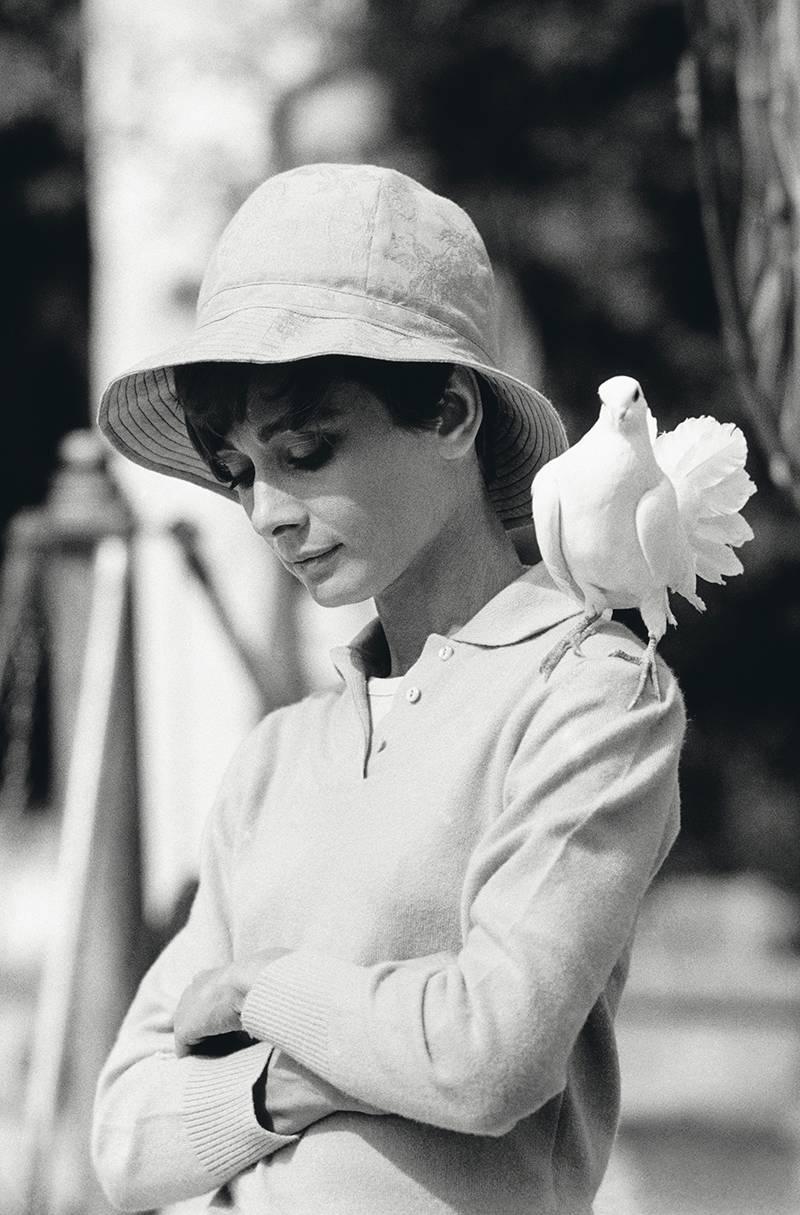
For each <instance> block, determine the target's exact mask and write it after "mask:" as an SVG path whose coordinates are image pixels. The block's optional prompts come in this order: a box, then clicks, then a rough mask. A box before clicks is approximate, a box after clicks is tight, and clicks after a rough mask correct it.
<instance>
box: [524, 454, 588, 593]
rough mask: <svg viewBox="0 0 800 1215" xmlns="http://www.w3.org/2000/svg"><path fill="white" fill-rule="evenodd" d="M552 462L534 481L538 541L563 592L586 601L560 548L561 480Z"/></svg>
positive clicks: (551, 573) (547, 564)
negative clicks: (559, 483)
mask: <svg viewBox="0 0 800 1215" xmlns="http://www.w3.org/2000/svg"><path fill="white" fill-rule="evenodd" d="M553 463H555V461H552V462H551V463H550V464H545V466H544V468H541V469H540V470H539V472H538V473H537V474H536V476H535V477H534V479H533V490H532V503H533V522H534V523H535V525H536V539H537V541H538V543H539V551H540V552H541V554H542V560H543V561H544V563H545V565H546V566H547V572H548V573H549V574H550V577H551V578H552V579H553V582H555V584H556V586H557V587H558V589H559V590H560V591H563V592H564V594H565V595H569V596H570V597H571V598H573V599H577V600H578V603H583V602H584V596H583V592H582V591H581V590H580V588H579V587H578V585H577V583H576V582H575V581H574V580H573V577H572V575H571V573H570V572H569V566H568V565H567V563H566V560H565V559H564V553H563V551H562V548H561V499H560V496H559V489H558V478H557V476H556V472H555V470H554V468H553Z"/></svg>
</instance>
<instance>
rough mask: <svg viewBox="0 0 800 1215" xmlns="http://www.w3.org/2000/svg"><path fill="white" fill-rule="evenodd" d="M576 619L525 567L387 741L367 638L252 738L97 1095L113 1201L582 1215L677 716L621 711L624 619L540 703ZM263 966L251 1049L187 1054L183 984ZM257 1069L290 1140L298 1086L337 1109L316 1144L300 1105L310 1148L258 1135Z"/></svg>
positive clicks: (454, 643)
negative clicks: (182, 1047) (180, 1007)
mask: <svg viewBox="0 0 800 1215" xmlns="http://www.w3.org/2000/svg"><path fill="white" fill-rule="evenodd" d="M575 611H576V609H575V605H574V604H573V603H572V602H571V601H570V600H567V599H566V598H564V597H563V596H562V595H561V594H560V593H559V592H558V591H556V590H555V589H554V588H553V586H552V584H551V583H550V582H549V580H548V578H547V575H546V574H545V573H544V572H543V569H542V567H535V568H534V569H532V570H530V571H526V573H525V574H524V575H523V576H522V577H521V578H520V579H518V580H517V581H516V582H514V583H512V584H511V585H510V586H508V587H506V588H505V590H503V591H502V592H501V593H500V594H499V595H497V596H496V597H495V598H494V599H493V600H491V601H490V602H489V603H488V604H487V605H486V606H485V607H484V608H483V609H482V610H481V611H480V612H479V613H478V614H477V615H476V616H475V617H473V619H472V620H471V621H470V622H469V623H468V624H467V625H466V626H464V627H463V628H462V629H461V630H460V631H459V632H458V633H456V634H455V635H454V636H453V637H442V636H438V635H432V636H430V637H429V638H428V640H427V642H426V645H425V647H424V649H423V652H422V655H421V657H420V659H419V661H418V662H417V663H416V664H415V666H414V669H413V672H412V673H411V675H410V676H408V677H406V678H404V680H403V682H402V684H401V687H400V691H399V693H398V696H397V699H396V701H395V702H394V704H393V706H392V708H391V710H390V712H389V713H388V714H387V715H386V717H385V718H384V719H383V720H382V721H381V722H380V723H379V724H378V726H377V727H376V729H375V732H374V737H373V731H372V726H371V719H370V713H369V707H368V703H367V693H366V680H365V673H366V672H368V669H369V661H370V659H369V647H370V645H372V644H374V641H375V637H376V635H377V634H378V633H379V630H377V633H376V630H375V629H372V630H368V631H367V634H366V635H364V636H362V638H361V639H360V640H358V641H357V642H356V643H354V645H353V647H350V648H342V649H340V650H338V651H334V660H335V663H336V666H337V668H338V670H339V672H340V674H341V675H342V677H343V683H342V685H341V686H340V687H339V688H337V689H335V690H332V691H328V692H324V693H321V694H318V695H315V696H311V697H309V698H307V699H306V700H304V701H302V702H301V703H300V704H297V705H294V706H291V707H289V708H286V709H282V710H279V711H278V712H276V713H273V714H271V715H270V716H269V717H267V718H266V719H265V720H264V721H263V722H262V723H261V724H260V725H259V726H258V727H257V728H256V730H255V731H254V732H253V733H252V735H251V736H250V737H249V738H248V739H247V740H246V742H245V743H244V745H243V746H242V748H241V749H240V751H239V753H238V755H237V757H236V758H235V760H234V762H233V764H232V765H231V768H230V770H229V774H228V777H227V778H226V780H225V782H224V785H223V788H222V791H221V793H220V796H219V798H218V801H217V804H216V807H215V810H214V811H213V814H212V816H211V819H210V822H209V826H208V830H207V833H206V843H205V848H204V854H203V860H202V868H201V877H200V888H199V892H198V895H197V898H196V900H195V904H194V907H193V909H192V913H191V916H190V919H189V922H188V924H187V926H186V927H185V928H184V929H183V930H182V931H181V932H180V933H179V934H178V936H177V937H176V938H175V940H174V941H173V942H172V943H171V944H170V945H169V946H168V947H167V949H166V950H165V952H164V953H163V954H162V955H161V957H160V958H159V960H158V961H157V962H156V963H155V965H154V967H153V968H152V969H151V971H150V972H149V973H148V975H147V976H146V977H145V979H144V981H143V983H142V985H141V988H140V990H139V993H138V995H137V997H136V1000H135V1002H134V1004H133V1006H132V1008H131V1010H130V1012H129V1014H128V1017H127V1018H126V1021H125V1023H124V1025H123V1027H122V1029H121V1031H120V1035H119V1038H118V1041H117V1044H116V1045H115V1047H114V1050H113V1052H112V1054H111V1057H110V1059H109V1061H108V1063H107V1065H106V1068H105V1070H104V1072H103V1075H102V1076H101V1079H100V1084H99V1088H98V1097H97V1106H96V1116H95V1128H94V1137H93V1148H94V1158H95V1163H96V1167H97V1170H98V1173H99V1176H100V1178H101V1180H102V1182H103V1184H104V1186H105V1187H106V1189H107V1192H108V1194H109V1196H110V1198H111V1199H112V1201H113V1202H115V1203H116V1204H117V1205H119V1206H122V1207H126V1208H129V1209H138V1208H145V1207H150V1206H158V1205H162V1204H164V1203H166V1202H169V1201H174V1200H177V1199H180V1198H185V1197H189V1196H191V1195H194V1194H199V1193H204V1192H213V1191H217V1194H216V1197H215V1198H214V1199H213V1200H212V1205H215V1206H217V1207H220V1208H224V1209H226V1210H231V1209H232V1210H235V1211H238V1212H242V1213H243V1215H256V1213H259V1215H261V1213H263V1215H439V1213H443V1212H449V1213H456V1212H457V1213H459V1215H467V1213H470V1215H522V1213H523V1212H525V1215H556V1213H558V1215H584V1213H585V1212H588V1211H589V1210H590V1208H591V1201H592V1197H593V1195H594V1193H595V1192H596V1189H597V1187H598V1185H599V1183H600V1180H601V1178H602V1175H603V1172H604V1170H605V1167H606V1164H607V1161H608V1156H609V1152H610V1149H611V1145H612V1141H613V1136H614V1132H615V1127H616V1121H617V1116H618V1108H619V1091H618V1089H619V1086H618V1075H617V1059H616V1051H615V1044H614V1032H613V1018H614V1014H615V1011H616V1008H617V1004H618V1001H619V997H620V993H621V989H622V986H623V983H624V981H625V977H626V973H627V967H628V959H629V952H630V945H631V939H632V934H633V930H634V925H635V921H636V916H637V911H638V908H639V905H640V902H641V899H642V896H643V894H644V892H645V891H646V889H647V887H648V885H649V884H650V882H651V880H652V878H653V876H654V874H655V873H656V871H657V870H658V868H659V866H660V865H661V863H662V861H663V860H664V857H665V855H666V853H667V851H668V849H669V847H670V845H671V843H672V841H673V839H674V837H675V834H676V831H677V827H678V792H677V766H678V754H679V749H680V744H681V739H682V734H683V727H684V714H683V706H682V702H681V698H680V693H679V692H678V690H677V687H676V684H675V682H674V680H673V679H672V677H671V676H670V674H669V672H668V671H667V670H666V668H664V667H663V666H662V667H661V668H660V679H661V687H662V697H661V700H657V699H656V697H655V695H653V694H652V693H649V692H648V694H646V695H645V696H644V697H643V698H642V700H641V701H640V702H639V703H638V704H637V705H636V707H635V708H634V709H632V710H630V711H629V710H628V709H627V707H626V706H627V704H628V702H629V700H630V699H631V696H632V694H633V689H634V687H635V685H636V680H637V679H638V669H637V667H636V666H634V665H633V664H631V663H628V662H625V661H624V660H622V659H620V658H619V657H613V656H611V652H612V651H613V650H614V649H617V648H619V647H622V648H624V649H627V650H629V651H630V652H632V653H633V652H640V650H641V646H640V645H639V643H638V641H636V640H635V639H634V638H633V637H632V635H631V634H630V633H628V632H627V631H626V630H624V629H622V628H620V627H618V626H616V625H604V626H602V628H601V629H600V630H599V631H598V632H597V634H596V635H595V636H593V637H591V638H590V639H589V640H588V641H586V642H585V644H584V646H583V655H582V656H579V655H575V654H572V653H569V654H567V656H566V657H565V658H564V659H563V660H562V662H561V663H560V664H559V666H558V667H557V669H556V671H555V673H554V674H553V675H552V677H551V678H550V680H549V681H547V682H545V681H544V679H543V678H542V676H541V675H540V673H539V664H540V662H541V660H542V658H543V656H544V654H545V653H546V652H547V651H548V649H549V648H550V647H551V646H552V645H553V644H554V642H555V641H556V640H557V639H558V637H559V636H561V635H562V633H563V632H564V631H565V629H566V628H567V627H569V624H571V623H572V622H571V621H569V617H571V616H573V615H574V614H575ZM568 621H569V624H568V623H567V622H568ZM269 947H285V948H287V949H288V950H289V952H288V953H286V954H284V955H283V956H281V957H278V958H276V959H275V960H274V961H272V962H270V963H269V964H268V965H266V966H265V967H264V969H263V971H262V973H261V975H260V977H259V979H258V981H257V982H256V984H255V986H254V988H253V989H252V990H251V992H250V994H249V996H248V998H247V1000H246V1003H245V1007H244V1010H243V1015H242V1022H243V1026H244V1028H245V1030H246V1031H247V1032H248V1034H249V1035H250V1038H251V1039H252V1040H253V1041H252V1042H251V1044H249V1045H247V1046H245V1048H244V1049H241V1050H238V1051H237V1052H235V1053H230V1054H228V1055H225V1056H224V1057H221V1058H205V1057H200V1056H189V1057H187V1058H181V1059H178V1058H176V1056H175V1055H174V1053H173V1040H172V1015H173V1012H174V1009H175V1006H176V1004H177V1002H178V999H179V998H180V996H181V994H182V992H183V990H184V988H185V987H186V986H187V985H188V983H189V982H190V980H191V979H192V978H193V976H194V974H195V973H196V972H197V971H199V970H202V969H206V968H210V967H216V966H221V965H224V964H225V963H226V962H227V961H229V960H230V958H231V957H232V956H238V955H244V954H248V953H250V952H252V951H254V950H260V949H265V948H269ZM246 1041H247V1040H246ZM273 1046H274V1047H276V1048H278V1049H276V1050H275V1051H273ZM268 1060H270V1064H269V1069H268V1072H267V1091H266V1104H267V1107H268V1108H271V1107H272V1106H273V1102H274V1106H275V1108H280V1109H281V1110H282V1112H283V1117H282V1124H283V1125H284V1127H286V1125H287V1121H286V1120H287V1117H288V1120H289V1124H290V1123H291V1116H292V1114H291V1108H292V1093H293V1091H294V1092H297V1093H302V1091H303V1086H306V1093H308V1092H311V1094H312V1096H316V1098H318V1099H319V1101H320V1102H321V1106H320V1113H324V1112H328V1111H332V1112H330V1115H329V1116H328V1117H324V1118H320V1120H318V1121H316V1122H314V1123H313V1125H310V1126H308V1127H307V1128H306V1129H304V1128H305V1126H306V1122H307V1121H308V1115H307V1114H306V1116H305V1117H303V1100H302V1099H300V1100H299V1101H298V1114H297V1125H296V1128H295V1129H296V1130H297V1131H298V1132H299V1133H297V1134H286V1135H278V1134H274V1133H272V1132H270V1131H268V1130H266V1129H264V1126H263V1125H262V1122H260V1121H259V1120H258V1118H257V1117H256V1108H255V1106H256V1104H257V1103H258V1102H259V1101H260V1100H262V1098H261V1097H260V1095H259V1094H260V1092H261V1090H260V1088H259V1087H258V1084H257V1081H258V1079H259V1077H260V1076H261V1074H262V1072H263V1070H264V1068H265V1065H266V1064H267V1061H268ZM254 1086H255V1090H254ZM293 1086H295V1087H294V1088H293ZM345 1094H346V1095H345ZM306 1108H307V1103H306ZM370 1108H373V1110H374V1112H372V1113H367V1112H358V1111H359V1110H362V1109H363V1110H366V1109H370ZM287 1111H288V1114H287ZM378 1111H381V1112H380V1113H379V1112H378ZM259 1113H260V1116H261V1118H262V1121H263V1120H264V1117H263V1111H261V1110H260V1111H259Z"/></svg>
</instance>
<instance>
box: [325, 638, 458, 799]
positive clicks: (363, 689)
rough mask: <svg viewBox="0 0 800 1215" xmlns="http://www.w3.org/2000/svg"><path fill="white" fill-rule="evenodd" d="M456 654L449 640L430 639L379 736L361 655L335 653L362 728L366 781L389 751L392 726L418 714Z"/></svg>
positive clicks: (343, 649) (345, 651)
mask: <svg viewBox="0 0 800 1215" xmlns="http://www.w3.org/2000/svg"><path fill="white" fill-rule="evenodd" d="M456 650H457V647H456V645H455V644H454V643H453V642H451V641H450V640H449V639H448V638H446V637H442V636H440V635H438V634H431V635H430V636H429V637H428V639H427V641H426V642H425V645H424V647H423V650H422V653H421V654H420V657H419V659H418V660H417V662H415V663H414V665H413V668H412V670H411V671H410V672H409V675H408V678H409V682H408V683H403V684H401V685H400V687H399V688H398V690H397V693H396V696H395V700H394V702H393V704H392V707H391V709H390V710H389V712H388V713H387V714H386V716H385V717H384V718H383V720H382V721H381V723H380V727H379V733H378V735H377V736H376V733H375V731H374V729H373V726H372V714H371V712H370V706H369V693H368V690H367V678H366V673H365V671H364V670H363V662H362V660H361V656H360V654H359V652H358V651H357V650H352V649H350V648H349V647H346V646H342V647H339V648H338V649H337V650H335V651H334V652H333V655H332V657H333V659H334V664H335V666H336V669H337V670H338V671H339V673H340V675H341V676H342V678H343V679H344V681H345V683H346V685H347V688H348V691H349V693H350V696H351V699H352V702H353V704H354V707H355V709H356V713H357V716H358V720H359V724H360V726H361V734H362V740H363V747H362V751H361V756H360V769H361V775H362V777H363V778H366V777H367V775H368V772H369V765H370V761H371V760H372V759H373V758H375V757H376V756H378V755H382V754H383V753H384V752H385V751H386V750H387V749H388V745H389V744H388V740H387V733H391V732H392V729H393V726H394V725H395V724H396V723H397V722H398V721H402V719H403V715H404V713H408V712H409V711H415V710H416V708H417V706H419V705H420V704H422V703H423V701H424V700H425V699H426V697H427V693H428V692H429V691H430V690H431V688H432V687H433V685H434V684H435V683H436V682H438V677H439V674H440V670H439V668H441V667H443V666H444V664H446V663H449V662H450V661H451V659H453V658H454V657H455V655H456ZM387 727H388V728H387Z"/></svg>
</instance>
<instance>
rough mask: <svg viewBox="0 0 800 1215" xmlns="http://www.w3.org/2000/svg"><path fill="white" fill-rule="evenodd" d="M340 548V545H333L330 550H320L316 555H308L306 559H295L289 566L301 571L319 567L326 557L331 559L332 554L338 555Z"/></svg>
mask: <svg viewBox="0 0 800 1215" xmlns="http://www.w3.org/2000/svg"><path fill="white" fill-rule="evenodd" d="M341 547H342V546H341V544H334V545H332V546H331V548H325V549H321V550H320V551H319V552H318V553H309V554H308V556H307V557H295V559H294V561H292V563H291V564H292V565H294V566H298V567H301V568H303V569H307V568H309V567H313V566H317V565H321V564H322V562H323V561H326V560H327V559H328V557H332V556H333V554H334V553H338V551H339V549H340V548H341Z"/></svg>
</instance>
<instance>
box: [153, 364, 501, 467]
mask: <svg viewBox="0 0 800 1215" xmlns="http://www.w3.org/2000/svg"><path fill="white" fill-rule="evenodd" d="M262 366H263V367H268V368H269V371H270V375H271V378H272V379H273V380H275V379H276V377H277V382H276V384H275V388H274V391H275V393H276V395H279V396H280V399H281V401H283V402H286V405H287V408H286V410H285V414H284V417H283V418H279V419H277V420H278V421H279V423H280V424H281V425H282V426H285V429H287V430H299V429H302V428H303V427H307V426H309V425H312V426H313V424H314V423H315V421H316V420H317V419H318V418H319V415H320V413H321V412H322V409H323V407H324V404H325V400H326V396H327V393H328V391H329V389H330V387H331V385H332V384H335V383H341V382H343V381H351V382H354V383H356V384H361V385H363V386H364V387H365V388H367V389H369V390H371V391H372V392H373V393H374V394H375V396H377V397H378V399H379V400H380V401H381V402H382V404H383V405H384V407H385V409H386V411H387V413H388V414H389V417H390V418H391V420H392V421H393V422H394V424H395V425H396V426H399V427H400V428H401V429H403V430H431V429H433V428H434V427H435V426H436V424H437V422H438V421H439V418H440V417H441V411H442V400H443V397H444V394H445V390H446V388H447V382H448V380H449V378H450V373H451V372H452V370H453V367H452V364H450V363H389V362H384V361H383V360H381V359H366V358H357V357H355V356H353V355H341V354H330V355H322V356H320V357H318V358H309V359H299V360H298V361H297V362H294V363H268V364H259V363H187V364H185V365H178V366H176V367H174V368H173V374H174V377H175V392H176V394H177V397H178V400H179V401H180V403H181V405H182V407H183V411H184V416H185V420H186V430H187V432H188V434H189V438H190V439H191V440H192V443H193V444H194V446H195V448H196V450H197V452H198V453H199V455H201V456H202V458H203V459H204V460H205V462H206V463H207V464H208V466H209V468H210V469H211V471H212V473H213V474H214V476H215V477H216V478H217V480H219V481H222V482H228V481H229V480H230V476H229V474H228V472H227V469H225V466H224V465H223V464H222V462H221V461H220V460H219V459H218V458H217V454H218V452H219V451H220V450H221V448H222V446H223V443H224V440H225V438H226V436H227V435H228V434H229V432H230V431H231V429H232V428H233V427H234V426H235V425H237V423H239V422H243V421H244V418H245V412H246V408H247V395H248V390H249V388H250V385H251V382H252V380H253V379H254V378H255V377H257V376H258V375H259V373H260V372H261V370H262ZM477 378H478V385H479V388H480V394H481V403H482V405H483V423H482V424H481V428H480V430H479V432H478V436H477V439H476V443H475V447H476V452H477V456H478V461H479V463H480V467H481V471H482V473H483V477H484V480H486V481H490V480H491V479H492V477H493V475H494V469H493V460H492V444H491V441H490V436H491V435H492V433H493V431H494V426H495V418H496V398H495V395H494V392H493V391H492V389H491V388H490V387H489V385H488V384H487V383H486V382H485V381H484V380H482V379H481V378H480V376H478V377H477Z"/></svg>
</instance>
